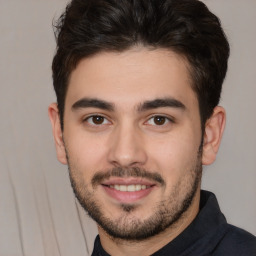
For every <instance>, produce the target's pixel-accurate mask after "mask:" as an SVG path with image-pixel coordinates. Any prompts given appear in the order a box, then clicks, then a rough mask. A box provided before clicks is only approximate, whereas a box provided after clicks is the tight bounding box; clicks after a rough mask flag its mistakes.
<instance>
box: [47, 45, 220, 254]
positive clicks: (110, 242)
mask: <svg viewBox="0 0 256 256" xmlns="http://www.w3.org/2000/svg"><path fill="white" fill-rule="evenodd" d="M85 98H86V99H87V100H88V99H97V100H100V101H104V102H106V103H108V104H109V106H111V109H106V108H105V107H104V109H103V108H102V105H101V106H99V105H98V106H95V105H94V106H91V105H90V104H89V105H90V106H89V107H88V104H87V103H88V101H87V103H86V104H87V105H86V106H85V104H79V103H77V102H79V101H80V102H81V99H85ZM167 98H168V99H171V100H172V102H173V100H175V102H176V103H177V102H178V103H181V104H180V105H179V104H178V105H179V106H177V104H176V105H175V104H173V105H172V106H169V105H168V106H160V107H159V106H158V107H152V106H151V108H149V109H148V108H143V107H142V106H145V102H149V101H151V102H152V101H155V100H156V99H167ZM95 115H98V116H101V117H103V118H100V119H97V118H96V119H95V117H93V116H95ZM155 116H158V117H161V118H160V119H159V118H158V119H155V118H154V117H155ZM49 117H50V120H51V123H52V128H53V135H54V138H55V144H56V150H57V157H58V160H59V161H60V162H61V163H63V164H69V169H70V174H71V177H72V179H73V182H74V183H75V184H76V185H77V186H78V187H79V189H78V191H77V192H78V193H80V195H81V196H82V197H83V196H84V194H86V193H87V192H88V193H89V194H90V197H92V196H93V201H95V202H96V203H97V204H98V206H100V209H101V211H102V214H103V216H104V217H105V218H107V219H109V220H111V221H112V222H113V223H120V226H121V227H126V229H129V227H132V223H133V222H134V221H135V222H136V221H138V223H141V222H143V221H146V220H148V219H150V218H151V217H152V215H154V214H156V208H157V207H155V206H156V205H157V206H158V205H160V202H162V201H163V202H164V204H165V207H166V208H167V209H168V210H169V211H170V213H172V214H175V212H177V211H178V210H179V208H180V205H181V204H182V202H183V201H184V199H185V197H186V195H187V194H189V193H190V191H191V187H192V184H193V183H194V181H195V176H197V175H199V179H200V177H201V176H200V175H201V169H200V168H201V165H202V164H204V165H208V164H211V163H212V162H213V161H214V160H215V157H216V154H217V151H218V148H219V144H220V140H221V137H222V133H223V130H224V126H225V111H224V109H223V108H222V107H219V106H218V107H216V108H215V109H214V113H213V115H212V116H211V118H209V119H208V120H207V122H206V125H205V131H204V133H203V139H204V143H203V147H202V152H201V154H199V148H200V144H201V142H202V131H201V123H200V122H201V121H200V114H199V105H198V100H197V96H196V94H195V93H194V91H193V90H192V88H191V80H190V76H189V72H188V63H187V62H186V60H184V58H182V57H180V56H179V55H177V54H175V53H174V52H171V51H169V50H164V49H156V50H149V49H146V48H143V47H136V48H132V49H130V50H127V51H124V52H121V53H113V52H107V53H100V54H98V55H95V56H93V57H90V58H86V59H83V60H82V61H80V63H79V64H78V66H77V67H76V69H75V70H74V71H73V72H72V74H71V77H70V83H69V87H68V91H67V96H66V101H65V112H64V130H63V131H62V130H61V127H60V120H59V115H58V108H57V105H56V103H53V104H51V105H50V107H49ZM159 120H160V122H159ZM67 154H68V159H67ZM199 166H200V167H199ZM115 167H121V168H123V169H124V170H129V168H133V167H138V168H142V169H145V170H146V171H147V172H149V173H158V174H159V175H160V176H161V177H162V178H163V181H164V185H163V184H160V183H158V182H156V181H152V180H150V179H148V178H144V179H142V178H140V180H142V181H143V182H149V183H150V184H153V185H154V186H152V189H150V192H149V193H148V194H147V195H145V196H143V197H141V198H137V197H136V193H135V199H130V198H127V197H122V194H121V196H120V198H118V199H117V198H116V197H113V196H111V195H110V194H109V193H107V192H106V190H105V187H104V186H103V184H102V183H104V184H105V183H106V182H109V181H111V182H112V183H115V182H116V183H120V182H126V183H127V184H131V183H134V180H133V181H131V180H129V179H131V177H127V176H125V177H122V178H121V181H120V180H116V178H115V177H112V176H110V177H108V178H106V179H104V180H103V181H101V182H99V183H96V184H95V185H94V186H93V184H92V180H93V177H94V176H95V174H98V173H99V172H100V173H103V174H104V173H109V172H110V171H109V170H111V169H112V168H115ZM111 179H112V180H111ZM136 182H138V180H136ZM126 183H125V184H126ZM117 194H118V193H117ZM88 198H89V197H88ZM170 198H171V199H170ZM199 201H200V182H199V183H198V184H197V187H196V192H195V195H194V196H193V199H192V201H191V203H190V205H189V207H188V208H187V209H186V211H185V212H183V213H182V215H181V216H180V218H179V219H178V220H177V221H176V222H175V223H173V224H172V225H170V226H168V227H166V228H165V230H164V231H162V232H161V233H159V234H157V235H155V236H153V237H149V238H147V239H144V240H138V241H135V240H134V241H132V240H128V239H117V238H113V237H112V236H110V235H109V234H108V233H107V232H106V231H105V230H104V229H102V227H101V226H100V225H98V230H99V235H100V239H101V243H102V246H103V247H104V249H105V250H106V251H107V252H108V253H109V254H111V255H150V254H152V253H154V252H155V251H157V250H159V249H160V248H162V247H163V246H164V245H165V244H167V243H168V242H170V241H171V240H173V239H174V238H175V237H177V236H178V235H179V234H180V233H181V232H182V231H183V230H184V229H185V228H186V227H187V226H188V225H189V224H190V223H191V222H192V221H193V219H194V218H195V217H196V215H197V213H198V210H199ZM124 205H125V206H127V205H128V206H131V205H132V206H133V208H132V210H130V211H127V209H126V210H125V208H124ZM172 208H174V210H173V209H172ZM170 215H171V214H170ZM170 218H171V217H170ZM133 229H134V227H133Z"/></svg>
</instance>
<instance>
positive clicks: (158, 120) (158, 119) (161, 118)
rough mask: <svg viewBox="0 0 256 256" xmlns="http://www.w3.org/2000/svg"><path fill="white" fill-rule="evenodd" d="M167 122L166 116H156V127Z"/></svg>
mask: <svg viewBox="0 0 256 256" xmlns="http://www.w3.org/2000/svg"><path fill="white" fill-rule="evenodd" d="M165 122H166V117H164V116H155V117H154V123H155V124H156V125H163V124H165Z"/></svg>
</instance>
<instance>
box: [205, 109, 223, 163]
mask: <svg viewBox="0 0 256 256" xmlns="http://www.w3.org/2000/svg"><path fill="white" fill-rule="evenodd" d="M225 123H226V113H225V110H224V108H223V107H220V106H217V107H215V109H214V111H213V114H212V116H211V117H210V118H209V119H208V120H207V121H206V123H205V131H204V145H203V155H202V164H203V165H209V164H212V163H213V162H214V161H215V159H216V155H217V152H218V150H219V146H220V142H221V138H222V135H223V132H224V128H225Z"/></svg>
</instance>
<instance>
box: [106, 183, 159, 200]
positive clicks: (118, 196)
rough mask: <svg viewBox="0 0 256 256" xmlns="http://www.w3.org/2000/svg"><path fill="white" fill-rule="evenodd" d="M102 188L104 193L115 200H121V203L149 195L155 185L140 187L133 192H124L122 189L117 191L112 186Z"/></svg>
mask: <svg viewBox="0 0 256 256" xmlns="http://www.w3.org/2000/svg"><path fill="white" fill-rule="evenodd" d="M102 187H103V189H104V190H105V191H106V193H107V194H108V195H109V196H110V197H112V198H114V199H115V200H117V201H119V202H121V203H133V202H135V201H137V200H140V199H142V198H145V197H146V196H148V195H149V193H150V192H151V191H152V190H153V189H154V187H155V186H151V187H149V188H146V189H142V190H139V191H134V192H124V191H119V190H116V189H114V188H110V187H108V186H103V185H102Z"/></svg>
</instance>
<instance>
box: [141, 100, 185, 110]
mask: <svg viewBox="0 0 256 256" xmlns="http://www.w3.org/2000/svg"><path fill="white" fill-rule="evenodd" d="M164 107H171V108H177V109H181V110H185V109H186V107H185V105H184V104H183V103H182V102H181V101H179V100H176V99H174V98H160V99H155V100H150V101H145V102H144V103H142V104H141V105H139V107H138V111H140V112H142V111H147V110H151V109H155V108H164Z"/></svg>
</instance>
